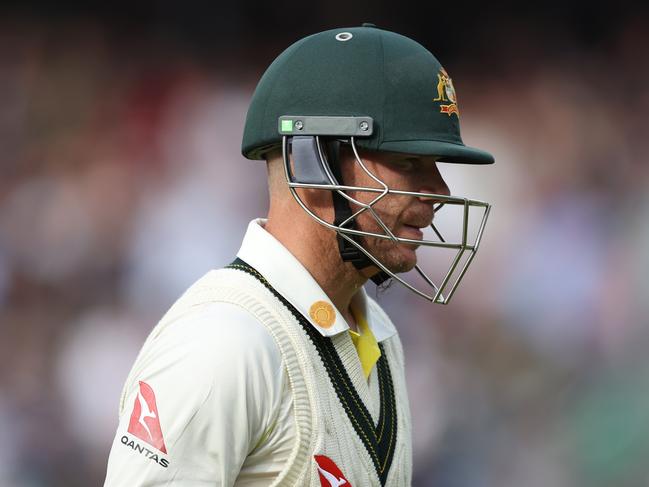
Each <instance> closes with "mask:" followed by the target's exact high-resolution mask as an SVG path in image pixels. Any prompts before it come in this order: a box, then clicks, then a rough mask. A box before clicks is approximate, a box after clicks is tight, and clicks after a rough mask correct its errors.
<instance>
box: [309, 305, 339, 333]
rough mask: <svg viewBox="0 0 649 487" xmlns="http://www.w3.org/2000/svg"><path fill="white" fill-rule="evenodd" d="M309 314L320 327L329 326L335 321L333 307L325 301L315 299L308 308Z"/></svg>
mask: <svg viewBox="0 0 649 487" xmlns="http://www.w3.org/2000/svg"><path fill="white" fill-rule="evenodd" d="M309 316H310V317H311V319H312V320H313V321H315V324H316V325H318V326H321V327H322V328H330V327H331V325H333V324H334V321H336V312H335V311H334V307H333V306H332V305H331V304H329V303H327V302H326V301H316V302H315V303H313V304H312V305H311V308H310V309H309Z"/></svg>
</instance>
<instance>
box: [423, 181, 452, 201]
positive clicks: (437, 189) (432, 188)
mask: <svg viewBox="0 0 649 487" xmlns="http://www.w3.org/2000/svg"><path fill="white" fill-rule="evenodd" d="M418 192H419V193H424V194H439V195H443V196H451V191H450V190H449V188H448V185H447V184H446V182H445V181H444V180H443V179H442V178H441V177H440V178H439V179H438V180H437V181H435V182H434V183H433V184H430V183H429V184H426V185H423V186H421V187H420V189H419V190H418ZM419 199H420V200H421V201H423V202H424V203H426V202H431V201H433V199H431V198H423V197H420V198H419Z"/></svg>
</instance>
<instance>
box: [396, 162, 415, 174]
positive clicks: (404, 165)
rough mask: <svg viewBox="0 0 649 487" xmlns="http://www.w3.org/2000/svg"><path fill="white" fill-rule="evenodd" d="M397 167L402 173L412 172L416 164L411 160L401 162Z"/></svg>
mask: <svg viewBox="0 0 649 487" xmlns="http://www.w3.org/2000/svg"><path fill="white" fill-rule="evenodd" d="M397 167H398V168H399V169H400V170H402V171H412V170H413V169H414V167H415V163H414V161H410V160H401V161H399V162H398V163H397Z"/></svg>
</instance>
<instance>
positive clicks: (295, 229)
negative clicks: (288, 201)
mask: <svg viewBox="0 0 649 487" xmlns="http://www.w3.org/2000/svg"><path fill="white" fill-rule="evenodd" d="M308 218H310V217H308ZM265 229H266V231H267V232H269V233H270V234H271V235H273V236H274V237H275V238H276V239H277V240H279V241H280V242H281V243H282V245H284V247H286V249H287V250H288V251H289V252H291V254H293V256H294V257H295V258H296V259H297V260H299V261H300V263H301V264H302V265H303V266H304V267H305V268H306V269H307V270H308V271H309V273H310V274H311V276H313V278H314V279H315V281H316V282H317V283H318V284H319V285H320V287H321V288H322V290H323V291H324V292H325V294H326V295H327V296H328V297H329V299H331V302H332V303H333V304H334V306H335V307H336V308H337V309H338V311H339V312H340V313H341V314H342V315H343V317H344V318H345V320H346V321H347V324H348V325H349V326H350V328H351V329H352V330H354V331H356V329H357V328H356V320H355V319H354V315H353V314H352V312H351V309H350V303H351V301H352V298H353V296H354V295H355V294H356V293H357V292H358V290H359V289H360V287H361V286H362V285H363V284H365V282H366V281H367V277H364V276H363V275H362V274H361V273H360V272H358V270H356V268H355V267H354V266H353V265H351V264H349V263H344V262H342V260H341V257H340V254H339V253H338V242H337V240H336V235H335V233H334V232H333V231H331V230H328V229H326V228H324V227H322V226H321V225H319V224H318V223H316V222H315V221H313V220H311V221H309V222H308V223H307V224H306V225H299V224H296V225H291V226H290V227H289V226H288V225H281V224H278V223H277V220H273V218H272V216H269V219H268V222H267V224H266V226H265Z"/></svg>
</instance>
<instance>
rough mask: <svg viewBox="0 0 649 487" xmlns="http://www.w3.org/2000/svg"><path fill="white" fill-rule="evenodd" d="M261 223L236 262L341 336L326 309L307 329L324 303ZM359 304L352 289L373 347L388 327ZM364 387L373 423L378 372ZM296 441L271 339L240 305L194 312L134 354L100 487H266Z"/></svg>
mask: <svg viewBox="0 0 649 487" xmlns="http://www.w3.org/2000/svg"><path fill="white" fill-rule="evenodd" d="M264 223H265V220H263V219H257V220H253V221H252V222H251V223H250V224H249V226H248V230H247V232H246V235H245V238H244V240H243V243H242V246H241V249H240V250H239V252H238V254H237V256H238V257H239V258H240V259H242V260H244V261H245V262H247V263H248V264H249V265H251V266H252V267H254V268H255V269H257V271H259V272H260V273H261V274H262V275H263V276H264V277H265V278H266V279H267V281H268V282H269V283H270V284H271V285H272V286H273V287H274V288H275V289H276V290H277V291H278V292H279V293H280V294H281V295H282V296H283V297H284V298H285V299H286V300H288V301H289V302H290V303H291V304H292V305H293V306H295V308H296V309H297V310H298V311H299V312H300V313H302V314H303V315H304V317H305V318H307V320H309V322H310V323H311V325H312V326H313V327H314V328H315V329H316V330H318V332H319V333H321V334H322V335H324V336H334V335H337V334H340V333H347V332H348V330H349V325H348V324H347V323H346V321H345V319H344V318H343V316H342V315H341V314H340V313H339V312H338V310H337V309H335V307H333V306H332V307H331V308H328V309H331V310H333V312H334V316H333V317H332V319H330V320H329V321H328V322H327V328H325V327H323V326H320V325H319V324H318V322H316V321H314V319H313V318H312V317H311V313H310V310H312V306H313V305H314V303H318V302H321V303H322V302H324V303H325V304H326V303H328V304H332V303H331V301H330V300H329V298H328V296H327V295H326V294H325V293H324V291H323V290H322V289H321V288H320V286H319V285H318V284H317V282H316V281H315V280H314V279H313V277H312V276H311V275H310V274H309V272H308V271H307V270H306V269H305V268H304V267H303V266H302V265H301V264H300V262H299V261H298V260H297V259H296V258H295V257H294V256H293V255H292V254H291V253H290V252H289V251H288V250H287V249H286V248H285V247H284V246H283V245H282V244H281V243H279V242H278V241H277V240H276V239H275V238H274V237H273V236H272V235H270V234H269V233H268V232H266V231H265V230H264V229H263V225H264ZM366 299H367V298H366V294H365V290H364V289H363V288H361V289H359V291H358V292H357V293H356V295H355V296H354V298H353V301H352V307H353V308H354V309H355V311H357V312H358V313H359V314H360V315H362V316H364V317H365V319H366V322H367V324H368V326H369V328H370V329H371V331H372V333H373V334H374V336H375V338H376V340H377V341H378V342H381V341H383V340H386V339H388V338H390V337H391V336H393V335H394V334H395V333H396V330H395V328H394V326H393V325H392V323H391V322H390V321H389V320H388V319H387V318H384V316H383V315H380V314H378V313H375V312H373V308H371V307H368V306H366ZM320 323H322V321H320ZM316 359H317V358H316ZM368 388H369V395H370V396H371V399H372V400H371V401H370V402H369V404H368V409H369V412H370V414H371V416H372V417H373V419H374V420H375V421H376V420H378V415H379V409H380V404H379V399H378V398H379V390H378V381H377V377H376V368H374V369H373V370H372V371H371V372H370V375H369V379H368ZM294 443H295V417H294V414H293V398H292V393H291V388H290V384H289V383H288V378H287V373H286V369H285V367H284V364H283V363H282V356H281V354H280V352H279V349H278V346H277V344H276V342H275V340H274V338H273V337H272V336H271V334H270V333H269V331H268V330H267V329H266V328H265V327H264V326H263V325H262V324H261V323H260V322H258V321H257V320H256V319H255V318H254V317H253V316H252V315H251V314H250V313H248V312H247V311H246V310H244V309H243V308H241V307H238V306H235V305H233V304H228V303H211V304H206V305H201V306H197V307H196V309H194V310H192V312H191V313H189V314H185V315H183V316H182V317H181V318H179V319H177V320H175V321H172V322H171V323H166V324H165V326H164V327H160V326H158V327H156V328H154V329H153V331H152V332H151V334H150V336H149V338H148V339H147V341H146V342H145V344H144V346H143V348H142V350H141V351H140V354H139V355H138V357H137V359H136V361H135V364H134V365H133V368H132V370H131V372H130V374H129V377H128V379H127V381H126V384H125V386H124V390H123V393H122V398H121V403H120V410H119V426H118V428H117V433H116V435H115V439H114V441H113V445H112V448H111V452H110V457H109V460H108V470H107V475H106V481H105V486H129V487H133V486H149V485H151V486H153V485H167V484H173V485H174V486H176V485H177V486H198V485H201V486H202V485H210V486H260V487H261V486H267V485H269V484H271V483H272V481H273V479H275V478H276V477H277V476H278V474H279V473H280V471H281V470H282V468H283V467H284V465H285V464H286V462H287V459H288V458H289V455H290V453H291V450H292V448H293V445H294Z"/></svg>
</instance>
